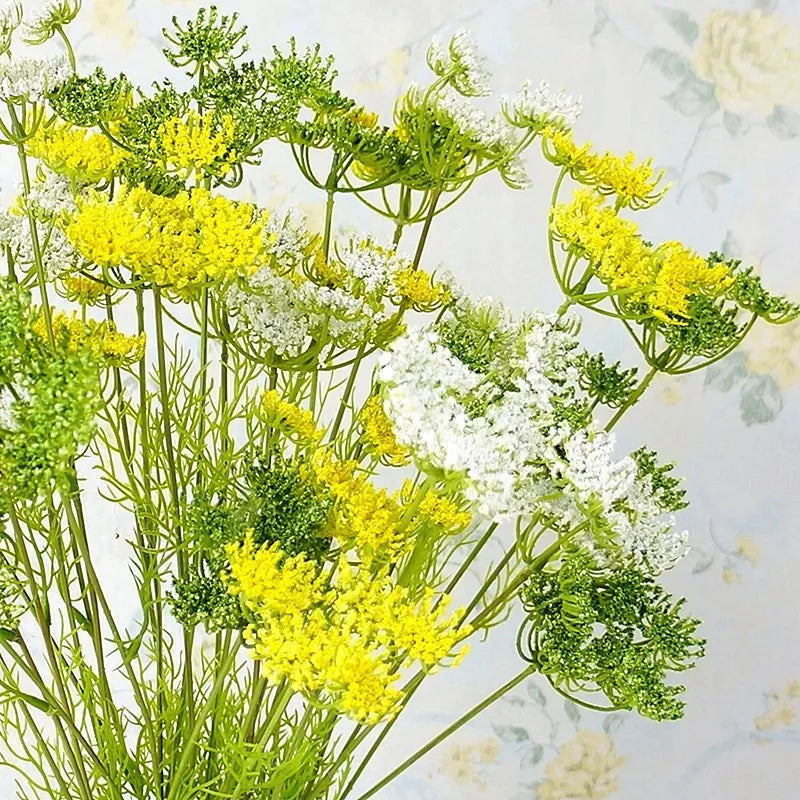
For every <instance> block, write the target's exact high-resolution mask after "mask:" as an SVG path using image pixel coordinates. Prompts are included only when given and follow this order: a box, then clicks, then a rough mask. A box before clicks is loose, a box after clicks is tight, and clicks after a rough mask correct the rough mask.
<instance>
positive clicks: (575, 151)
mask: <svg viewBox="0 0 800 800" xmlns="http://www.w3.org/2000/svg"><path fill="white" fill-rule="evenodd" d="M542 148H543V152H544V155H545V158H547V159H548V161H551V162H552V163H554V164H557V165H558V166H561V167H565V168H566V169H567V170H569V172H570V174H571V175H572V177H573V178H575V179H576V180H577V181H580V182H581V183H584V184H586V185H588V186H593V187H594V188H595V189H597V191H598V192H599V193H600V194H602V195H615V196H616V202H617V205H618V206H619V207H620V208H622V207H630V208H633V209H641V208H648V207H649V206H652V205H655V204H656V203H657V202H658V201H659V200H660V199H661V198H662V197H663V196H664V194H665V192H666V191H667V189H669V185H665V186H663V187H661V188H659V184H660V183H661V181H662V179H663V177H664V170H659V171H658V172H656V171H654V169H653V161H652V159H647V160H646V161H643V162H642V163H641V164H637V163H636V156H635V155H634V154H633V153H630V152H629V153H626V154H625V155H624V156H622V157H620V156H617V155H615V154H614V153H610V152H606V153H604V154H603V155H602V156H601V155H598V154H596V153H594V152H592V146H591V143H590V142H585V143H584V144H582V145H578V144H576V142H575V140H574V139H573V138H572V133H571V132H570V131H569V130H565V129H563V128H556V127H552V126H551V127H548V128H545V130H544V131H543V133H542Z"/></svg>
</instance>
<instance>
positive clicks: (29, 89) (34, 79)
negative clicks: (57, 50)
mask: <svg viewBox="0 0 800 800" xmlns="http://www.w3.org/2000/svg"><path fill="white" fill-rule="evenodd" d="M70 72H71V69H70V65H69V61H68V60H67V57H66V56H63V55H53V56H45V57H44V58H34V57H26V58H16V59H14V60H12V61H8V62H5V63H0V100H7V101H15V100H21V99H24V100H27V101H29V102H31V103H38V102H39V101H40V100H42V99H43V98H44V96H45V95H46V94H47V93H48V92H49V91H50V90H51V89H54V88H55V87H56V86H58V85H59V84H60V83H63V82H64V81H65V80H66V79H67V78H68V77H69V75H70Z"/></svg>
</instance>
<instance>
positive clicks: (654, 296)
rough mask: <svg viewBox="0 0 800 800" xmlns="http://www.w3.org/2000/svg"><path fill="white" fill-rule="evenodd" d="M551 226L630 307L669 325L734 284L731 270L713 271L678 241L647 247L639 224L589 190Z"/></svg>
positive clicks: (563, 207)
mask: <svg viewBox="0 0 800 800" xmlns="http://www.w3.org/2000/svg"><path fill="white" fill-rule="evenodd" d="M551 227H552V230H553V233H554V235H555V236H556V237H558V238H559V239H560V240H561V241H562V242H563V243H564V244H565V245H566V246H568V247H569V248H570V249H575V250H576V251H577V253H578V254H579V255H582V256H583V257H584V258H586V260H587V261H588V262H589V264H590V265H591V267H592V269H593V270H594V272H595V274H596V275H597V277H598V278H600V280H601V281H603V283H605V284H606V285H607V286H608V287H609V288H610V289H611V290H612V291H614V292H618V293H620V295H621V296H623V297H624V298H625V300H626V301H627V302H636V303H644V304H645V305H646V306H647V307H648V309H649V310H650V312H651V313H652V314H653V316H655V317H656V318H658V319H660V320H662V321H664V322H668V323H676V322H680V321H681V319H682V318H685V317H687V315H688V312H689V297H690V296H691V295H692V294H695V293H698V292H701V293H708V294H712V295H717V294H719V293H720V292H722V291H724V290H725V289H726V288H727V287H728V286H729V285H730V281H731V278H730V272H729V269H728V267H727V266H725V265H724V264H718V265H714V266H710V265H709V264H708V262H707V261H706V259H704V258H702V257H701V256H699V255H697V254H696V253H694V252H692V251H691V250H689V249H688V248H686V247H684V246H683V245H682V244H680V243H679V242H667V243H665V244H663V245H661V246H660V247H657V248H655V249H652V248H650V247H648V245H647V244H645V242H644V241H643V240H642V238H641V235H640V234H639V229H638V227H637V225H636V224H635V223H634V222H631V221H630V220H626V219H622V218H621V217H619V216H618V215H617V213H616V212H615V211H614V209H613V208H610V207H609V206H607V205H606V204H605V202H604V200H603V197H602V196H601V195H599V194H597V193H596V192H593V191H590V190H586V189H579V190H578V191H576V192H575V195H574V197H573V200H572V202H571V203H564V204H560V205H558V206H556V207H555V208H554V209H553V213H552V219H551Z"/></svg>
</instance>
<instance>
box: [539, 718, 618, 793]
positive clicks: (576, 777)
mask: <svg viewBox="0 0 800 800" xmlns="http://www.w3.org/2000/svg"><path fill="white" fill-rule="evenodd" d="M625 761H626V759H625V757H624V756H620V755H618V754H617V751H616V748H615V747H614V741H613V739H612V738H611V737H610V736H608V735H606V734H604V733H598V732H596V731H592V730H580V731H578V735H577V736H576V737H575V738H574V739H572V740H571V741H569V742H567V743H566V744H564V745H563V746H562V747H561V749H560V750H559V753H558V755H557V756H556V757H555V758H554V759H553V760H552V761H551V762H550V763H549V764H548V765H547V767H546V768H545V780H544V781H543V782H542V783H540V784H539V787H538V795H539V798H540V800H573V798H578V797H580V798H582V800H603V798H606V797H610V796H611V794H613V792H615V791H616V790H617V788H618V786H619V771H620V768H621V767H622V765H623V764H624V763H625Z"/></svg>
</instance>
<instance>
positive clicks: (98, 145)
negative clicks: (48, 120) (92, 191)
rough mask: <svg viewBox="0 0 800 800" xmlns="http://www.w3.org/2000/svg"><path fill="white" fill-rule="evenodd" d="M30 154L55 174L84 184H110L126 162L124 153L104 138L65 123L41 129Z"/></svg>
mask: <svg viewBox="0 0 800 800" xmlns="http://www.w3.org/2000/svg"><path fill="white" fill-rule="evenodd" d="M28 151H29V152H30V154H31V155H32V156H34V157H36V158H40V159H41V160H42V161H44V162H45V163H46V164H47V165H48V166H49V167H50V168H51V169H53V170H55V171H56V172H58V173H61V174H63V175H67V176H69V177H72V178H75V179H77V180H79V181H80V182H82V183H98V182H99V181H101V180H106V181H108V180H111V178H112V177H113V176H114V171H115V169H116V168H117V167H118V166H119V164H120V162H121V161H122V159H123V158H124V152H123V151H122V150H120V149H119V148H118V147H116V146H115V145H114V144H113V143H112V142H111V140H110V139H109V138H108V137H107V136H105V135H104V134H101V133H91V132H90V131H88V130H86V129H85V128H76V127H73V126H72V125H70V124H68V123H66V122H65V123H60V122H55V123H53V124H50V125H41V126H39V129H38V130H37V132H36V134H35V135H34V136H33V137H32V138H31V140H30V141H29V142H28Z"/></svg>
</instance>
